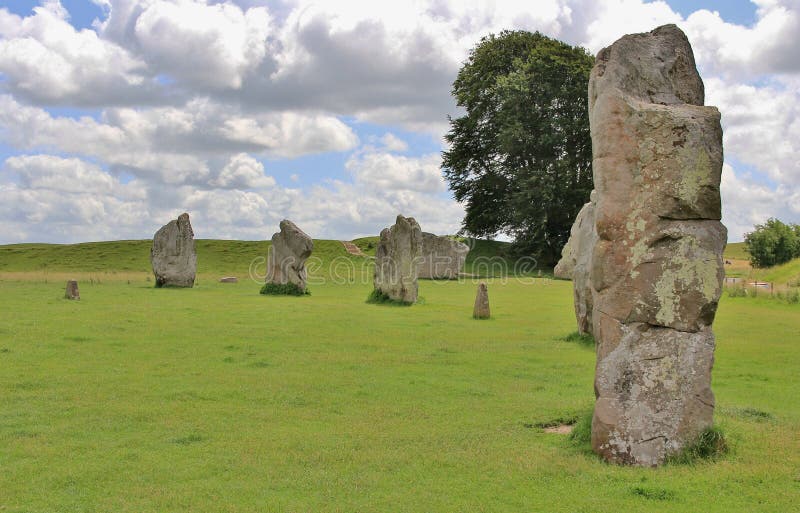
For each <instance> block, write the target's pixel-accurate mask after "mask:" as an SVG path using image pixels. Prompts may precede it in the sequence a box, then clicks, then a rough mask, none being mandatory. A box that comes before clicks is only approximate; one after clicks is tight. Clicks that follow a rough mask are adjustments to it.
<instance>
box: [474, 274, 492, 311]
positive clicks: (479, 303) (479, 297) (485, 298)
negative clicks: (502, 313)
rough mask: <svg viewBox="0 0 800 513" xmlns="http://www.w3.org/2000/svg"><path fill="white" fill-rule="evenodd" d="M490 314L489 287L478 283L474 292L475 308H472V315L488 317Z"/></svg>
mask: <svg viewBox="0 0 800 513" xmlns="http://www.w3.org/2000/svg"><path fill="white" fill-rule="evenodd" d="M491 316H492V312H491V310H490V309H489V289H488V288H487V287H486V284H485V283H483V282H481V283H479V284H478V292H477V294H475V308H473V309H472V317H474V318H475V319H488V318H489V317H491Z"/></svg>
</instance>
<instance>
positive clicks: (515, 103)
mask: <svg viewBox="0 0 800 513" xmlns="http://www.w3.org/2000/svg"><path fill="white" fill-rule="evenodd" d="M593 64H594V58H593V57H592V56H591V55H589V54H588V53H587V52H586V51H585V50H584V49H583V48H580V47H572V46H569V45H567V44H565V43H562V42H560V41H556V40H554V39H550V38H548V37H546V36H544V35H542V34H540V33H538V32H537V33H531V32H526V31H504V32H502V33H500V34H499V35H496V36H495V35H490V36H488V37H485V38H483V39H481V41H480V42H479V43H478V45H477V46H476V47H475V48H473V49H472V51H471V52H470V55H469V58H468V59H467V62H466V63H465V64H464V65H463V67H462V68H461V70H460V71H459V73H458V76H457V78H456V80H455V82H454V83H453V90H452V93H453V96H454V97H455V99H456V102H457V104H458V105H459V106H460V107H463V108H464V110H465V112H466V113H465V115H463V116H461V117H458V118H456V119H453V118H450V130H449V132H448V133H447V135H446V140H447V142H448V143H449V144H450V147H449V149H448V150H447V151H445V152H443V167H444V172H445V176H446V177H447V179H448V181H449V183H450V188H451V189H452V190H453V192H454V195H455V197H456V199H457V200H459V201H462V202H464V203H465V206H466V216H465V218H464V221H463V231H465V232H466V233H469V234H471V235H475V236H494V235H496V234H498V233H504V234H507V235H510V236H512V237H513V238H514V240H515V245H516V247H517V248H518V249H521V250H524V251H526V252H529V253H534V254H537V255H538V256H539V257H540V259H542V260H543V262H545V263H552V262H554V261H555V259H556V258H557V256H558V255H559V253H560V251H561V248H562V246H563V245H564V244H565V243H566V241H567V239H568V238H569V230H570V227H571V226H572V223H573V221H574V219H575V216H576V215H577V213H578V211H579V210H580V208H581V206H582V205H583V204H584V203H585V202H586V201H588V198H589V193H590V192H591V190H592V186H593V184H592V169H591V162H592V143H591V137H590V134H589V113H588V98H587V89H588V83H589V72H590V71H591V69H592V66H593Z"/></svg>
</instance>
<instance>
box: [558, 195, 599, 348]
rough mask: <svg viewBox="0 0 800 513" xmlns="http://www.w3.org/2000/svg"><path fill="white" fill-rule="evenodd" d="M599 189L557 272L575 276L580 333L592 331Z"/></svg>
mask: <svg viewBox="0 0 800 513" xmlns="http://www.w3.org/2000/svg"><path fill="white" fill-rule="evenodd" d="M596 201H597V193H596V192H595V191H592V195H591V197H590V200H589V202H588V203H587V204H585V205H584V206H583V208H582V209H581V211H580V212H578V216H577V217H576V218H575V223H574V224H573V225H572V229H571V230H570V235H569V240H568V241H567V244H566V245H565V246H564V249H563V251H562V252H561V260H560V261H559V262H558V264H557V265H556V268H555V269H554V271H553V273H554V274H555V276H556V277H558V278H565V279H572V292H573V296H574V304H575V320H576V321H577V323H578V331H579V332H580V333H591V332H592V286H591V281H590V280H589V276H590V271H591V263H592V250H593V248H594V245H595V243H596V242H597V230H595V225H594V210H595V202H596Z"/></svg>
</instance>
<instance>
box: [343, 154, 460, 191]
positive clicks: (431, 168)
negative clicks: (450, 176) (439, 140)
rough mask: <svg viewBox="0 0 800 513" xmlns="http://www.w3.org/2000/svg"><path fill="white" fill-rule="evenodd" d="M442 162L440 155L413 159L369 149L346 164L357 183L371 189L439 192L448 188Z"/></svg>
mask: <svg viewBox="0 0 800 513" xmlns="http://www.w3.org/2000/svg"><path fill="white" fill-rule="evenodd" d="M441 164H442V159H441V157H440V156H439V155H437V154H434V155H425V156H423V157H420V158H412V157H404V156H401V155H394V154H391V153H385V152H380V151H374V150H368V151H367V152H366V153H362V154H357V155H354V156H353V157H352V158H350V159H349V160H348V161H347V163H346V164H345V167H346V168H347V170H348V171H350V173H351V174H352V175H353V177H354V179H355V181H356V183H360V184H364V185H366V186H368V187H370V188H375V189H380V190H395V191H418V192H428V193H436V192H444V191H446V190H447V185H446V182H445V180H444V178H443V176H442V170H441Z"/></svg>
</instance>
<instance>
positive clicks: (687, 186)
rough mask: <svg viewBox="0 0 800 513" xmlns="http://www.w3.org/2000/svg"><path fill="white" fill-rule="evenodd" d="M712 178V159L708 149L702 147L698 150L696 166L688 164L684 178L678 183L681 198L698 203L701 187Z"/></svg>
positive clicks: (690, 202) (691, 202)
mask: <svg viewBox="0 0 800 513" xmlns="http://www.w3.org/2000/svg"><path fill="white" fill-rule="evenodd" d="M710 179H711V159H709V157H708V154H707V153H706V151H705V150H704V149H702V148H700V149H698V150H697V155H696V157H695V159H694V166H686V170H685V172H684V173H683V179H682V180H681V183H680V184H679V185H678V193H679V194H680V197H681V199H683V200H684V201H686V202H687V203H689V204H692V205H694V204H696V203H697V200H698V196H699V195H700V189H701V187H702V186H703V185H705V184H707V183H709V182H710Z"/></svg>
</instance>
